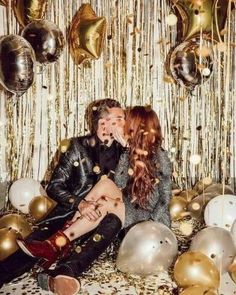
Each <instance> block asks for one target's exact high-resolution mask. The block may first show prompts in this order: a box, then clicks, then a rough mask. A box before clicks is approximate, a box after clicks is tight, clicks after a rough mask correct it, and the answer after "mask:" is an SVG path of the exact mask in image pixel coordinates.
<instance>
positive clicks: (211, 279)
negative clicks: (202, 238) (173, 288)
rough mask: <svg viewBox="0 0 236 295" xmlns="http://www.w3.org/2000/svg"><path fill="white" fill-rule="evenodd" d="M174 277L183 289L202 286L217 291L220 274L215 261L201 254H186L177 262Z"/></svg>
mask: <svg viewBox="0 0 236 295" xmlns="http://www.w3.org/2000/svg"><path fill="white" fill-rule="evenodd" d="M174 277H175V280H176V281H177V283H178V285H179V286H181V287H184V288H185V287H190V286H192V285H201V286H206V287H209V288H214V289H217V288H218V287H219V284H220V274H219V271H218V269H217V268H216V266H215V264H214V262H213V261H211V259H210V258H208V257H207V256H206V255H204V254H202V253H201V252H185V253H184V254H182V255H181V256H180V257H179V258H178V259H177V261H176V263H175V266H174Z"/></svg>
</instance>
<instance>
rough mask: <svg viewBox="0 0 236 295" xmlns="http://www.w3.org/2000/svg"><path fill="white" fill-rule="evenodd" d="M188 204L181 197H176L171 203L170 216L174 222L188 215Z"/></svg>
mask: <svg viewBox="0 0 236 295" xmlns="http://www.w3.org/2000/svg"><path fill="white" fill-rule="evenodd" d="M187 204H188V202H187V201H186V200H185V199H184V198H182V197H180V196H174V197H172V198H171V201H170V207H169V208H170V216H171V219H172V220H178V219H181V218H183V217H184V216H186V215H187V214H188V213H187Z"/></svg>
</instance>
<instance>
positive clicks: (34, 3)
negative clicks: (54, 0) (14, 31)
mask: <svg viewBox="0 0 236 295" xmlns="http://www.w3.org/2000/svg"><path fill="white" fill-rule="evenodd" d="M46 6H47V0H15V2H14V4H13V9H14V13H15V16H16V18H17V21H18V22H19V24H20V25H21V26H23V27H25V26H26V25H27V24H29V23H30V22H32V21H34V20H41V19H43V18H44V15H45V12H46Z"/></svg>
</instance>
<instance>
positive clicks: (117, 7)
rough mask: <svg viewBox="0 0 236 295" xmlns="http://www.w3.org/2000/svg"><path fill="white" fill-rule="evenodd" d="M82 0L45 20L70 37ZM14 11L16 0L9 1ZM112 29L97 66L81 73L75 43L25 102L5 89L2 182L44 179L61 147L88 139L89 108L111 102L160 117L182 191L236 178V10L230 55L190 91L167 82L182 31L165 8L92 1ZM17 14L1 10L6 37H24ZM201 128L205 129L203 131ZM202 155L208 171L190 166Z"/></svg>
mask: <svg viewBox="0 0 236 295" xmlns="http://www.w3.org/2000/svg"><path fill="white" fill-rule="evenodd" d="M85 2H86V1H80V0H70V1H69V0H51V1H49V5H48V11H47V15H46V17H45V19H49V20H51V21H53V22H55V23H56V24H57V25H58V26H59V27H60V29H61V30H62V31H63V33H64V36H65V37H67V34H68V27H69V25H70V22H71V20H72V18H73V15H74V14H75V12H76V11H77V9H78V8H79V7H80V5H81V4H82V3H85ZM9 3H10V5H11V1H9ZM90 3H91V5H92V7H93V9H94V10H95V12H96V14H97V15H98V16H105V17H106V19H107V21H108V30H107V38H106V41H105V45H104V50H103V53H102V56H101V58H100V59H99V60H96V61H92V62H89V63H86V64H82V65H80V66H77V65H75V64H74V63H73V60H72V58H71V56H70V54H69V50H68V44H67V45H66V47H65V49H64V51H63V55H62V56H61V57H60V58H59V60H58V61H57V62H56V63H54V64H51V65H47V66H37V75H36V79H35V83H34V85H33V86H32V87H31V88H30V89H29V90H28V91H27V93H25V94H24V95H23V96H22V97H20V98H19V99H16V98H15V97H10V96H9V95H8V94H7V93H6V92H4V91H2V90H0V115H1V118H0V158H1V159H0V160H1V165H0V178H1V180H6V179H7V180H14V179H17V178H20V177H33V178H35V179H37V180H42V179H43V177H44V174H45V171H46V170H47V167H48V165H49V163H50V161H51V159H52V157H53V155H54V153H55V151H56V149H57V147H58V145H59V142H60V140H61V139H63V138H65V137H72V136H76V135H78V134H79V135H82V134H84V133H86V132H87V130H86V123H85V122H84V112H85V108H86V106H87V105H88V104H89V102H90V101H92V100H94V99H98V98H104V97H113V98H116V99H117V100H119V101H120V102H121V103H122V105H123V106H124V107H125V106H130V105H136V104H142V105H145V104H151V105H152V106H153V108H154V109H155V111H156V112H157V113H158V115H159V117H160V121H161V124H162V129H163V135H164V138H165V141H164V147H165V148H166V149H168V150H169V151H170V157H171V159H172V161H173V169H174V170H173V171H174V177H175V180H176V181H177V182H178V183H179V184H180V185H184V186H185V187H186V186H187V187H189V186H191V184H192V183H193V182H194V181H195V179H198V178H201V177H206V176H211V177H213V178H215V179H216V180H218V181H228V180H229V179H230V178H231V179H233V181H234V179H235V176H236V158H235V155H236V144H235V141H236V100H235V90H236V73H235V66H236V54H235V45H236V44H235V43H236V42H235V39H236V35H235V31H236V22H235V10H234V11H233V13H232V14H231V16H230V18H229V20H228V27H227V32H226V35H225V42H226V44H227V50H226V52H224V53H223V54H222V53H219V52H218V51H217V50H216V49H215V52H214V59H215V60H214V73H213V75H212V76H211V78H210V79H209V80H208V81H207V82H205V83H204V84H203V85H201V87H199V88H197V89H195V90H194V91H193V92H191V93H188V92H187V91H186V90H185V89H184V88H182V87H179V86H178V85H175V84H173V83H168V77H166V72H165V59H166V56H167V54H168V52H169V49H170V48H171V47H172V46H174V45H175V36H176V28H175V27H169V26H168V25H167V24H166V17H167V16H168V14H169V13H170V11H171V9H170V6H169V5H168V4H169V3H168V1H166V0H158V1H156V0H148V1H144V0H128V1H127V0H120V1H116V0H91V1H90ZM19 32H20V29H19V26H18V24H17V22H16V19H15V17H14V14H13V12H12V9H11V6H9V7H8V8H6V7H4V6H0V36H1V35H6V34H11V33H19ZM197 127H198V128H197ZM192 154H200V155H201V159H202V161H201V163H200V164H199V165H193V164H191V163H190V161H189V159H190V155H192Z"/></svg>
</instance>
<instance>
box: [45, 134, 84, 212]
mask: <svg viewBox="0 0 236 295" xmlns="http://www.w3.org/2000/svg"><path fill="white" fill-rule="evenodd" d="M77 155H78V143H76V139H71V142H70V146H69V148H68V150H67V151H66V152H65V153H62V154H61V156H60V160H59V163H58V164H57V166H56V167H55V169H54V171H53V174H52V177H51V180H50V182H49V184H48V186H47V188H46V191H47V194H48V196H49V197H50V198H52V199H53V200H55V201H56V202H57V203H58V204H60V205H61V206H63V207H64V208H65V210H66V211H70V210H74V209H77V208H78V204H79V202H80V201H81V200H78V199H77V198H75V197H74V196H73V195H72V193H71V191H70V190H69V185H68V183H69V181H70V180H71V179H72V173H73V169H74V162H75V161H76V159H77V158H78V157H77Z"/></svg>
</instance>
